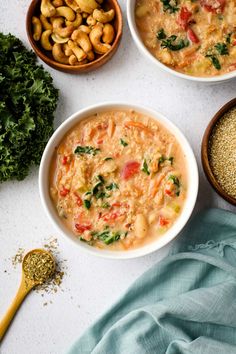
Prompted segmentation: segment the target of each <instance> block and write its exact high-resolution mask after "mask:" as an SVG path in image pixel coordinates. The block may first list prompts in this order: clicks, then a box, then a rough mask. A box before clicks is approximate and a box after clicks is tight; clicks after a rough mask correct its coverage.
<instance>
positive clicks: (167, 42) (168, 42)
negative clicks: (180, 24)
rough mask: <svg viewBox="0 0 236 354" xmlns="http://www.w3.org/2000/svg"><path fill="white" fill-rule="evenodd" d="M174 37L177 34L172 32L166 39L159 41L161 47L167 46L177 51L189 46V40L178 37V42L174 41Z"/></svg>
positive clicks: (175, 37)
mask: <svg viewBox="0 0 236 354" xmlns="http://www.w3.org/2000/svg"><path fill="white" fill-rule="evenodd" d="M176 39H177V36H175V35H174V34H173V35H172V36H170V37H168V38H166V39H163V40H162V42H161V47H162V48H168V49H170V50H172V51H177V50H181V49H183V48H185V47H188V46H189V41H188V40H187V39H186V40H184V39H179V41H178V42H176Z"/></svg>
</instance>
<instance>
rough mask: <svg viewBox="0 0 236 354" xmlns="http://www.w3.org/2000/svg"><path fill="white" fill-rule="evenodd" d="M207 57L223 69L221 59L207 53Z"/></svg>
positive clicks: (218, 67)
mask: <svg viewBox="0 0 236 354" xmlns="http://www.w3.org/2000/svg"><path fill="white" fill-rule="evenodd" d="M206 58H209V59H210V60H211V62H212V64H213V65H214V67H215V68H216V69H217V70H220V69H221V65H220V62H219V59H218V58H217V57H216V56H215V55H214V54H206Z"/></svg>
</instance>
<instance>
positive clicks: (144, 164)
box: [141, 159, 150, 176]
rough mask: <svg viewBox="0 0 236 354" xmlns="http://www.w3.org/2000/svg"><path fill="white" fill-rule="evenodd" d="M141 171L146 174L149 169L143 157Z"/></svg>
mask: <svg viewBox="0 0 236 354" xmlns="http://www.w3.org/2000/svg"><path fill="white" fill-rule="evenodd" d="M141 171H143V172H144V173H146V174H147V175H148V176H149V175H150V171H149V169H148V164H147V161H146V159H144V161H143V166H142V169H141Z"/></svg>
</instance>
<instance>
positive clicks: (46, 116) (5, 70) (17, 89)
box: [0, 33, 58, 182]
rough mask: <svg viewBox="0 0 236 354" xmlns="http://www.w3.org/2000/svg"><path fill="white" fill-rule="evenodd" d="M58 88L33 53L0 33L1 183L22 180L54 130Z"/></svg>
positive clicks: (12, 37) (39, 156)
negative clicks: (38, 63) (37, 62)
mask: <svg viewBox="0 0 236 354" xmlns="http://www.w3.org/2000/svg"><path fill="white" fill-rule="evenodd" d="M57 100H58V90H57V89H56V88H54V86H53V83H52V78H51V76H50V74H49V73H48V72H47V71H45V70H44V68H43V67H42V66H41V65H37V64H36V56H35V54H34V53H33V52H32V51H29V50H27V49H26V48H25V47H24V46H23V44H22V42H21V41H20V40H19V39H18V38H16V37H14V36H13V35H11V34H7V35H4V34H3V33H0V182H3V181H7V180H12V179H17V180H23V179H24V178H25V177H26V176H27V175H28V173H29V170H30V167H31V166H33V165H38V164H39V163H40V160H41V157H42V153H43V150H44V148H45V145H46V143H47V141H48V139H49V138H50V136H51V135H52V133H53V119H54V117H53V113H54V111H55V109H56V106H57Z"/></svg>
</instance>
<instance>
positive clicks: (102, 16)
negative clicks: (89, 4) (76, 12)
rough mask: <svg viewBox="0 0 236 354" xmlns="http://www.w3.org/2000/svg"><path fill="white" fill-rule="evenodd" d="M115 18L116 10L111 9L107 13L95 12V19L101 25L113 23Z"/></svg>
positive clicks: (96, 10)
mask: <svg viewBox="0 0 236 354" xmlns="http://www.w3.org/2000/svg"><path fill="white" fill-rule="evenodd" d="M114 17H115V10H114V9H111V10H109V11H107V12H104V11H103V10H98V9H95V10H94V11H93V18H94V19H95V20H96V21H98V22H101V23H107V22H111V21H112V20H113V18H114Z"/></svg>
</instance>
